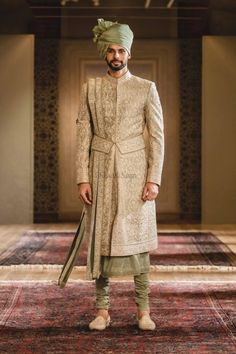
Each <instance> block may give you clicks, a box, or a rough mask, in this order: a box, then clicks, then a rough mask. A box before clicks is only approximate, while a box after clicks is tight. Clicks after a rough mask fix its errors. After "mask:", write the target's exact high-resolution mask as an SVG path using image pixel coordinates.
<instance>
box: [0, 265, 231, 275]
mask: <svg viewBox="0 0 236 354" xmlns="http://www.w3.org/2000/svg"><path fill="white" fill-rule="evenodd" d="M61 269H62V265H59V264H16V265H15V264H11V265H1V266H0V270H9V271H16V270H35V271H40V270H58V271H60V270H61ZM74 270H76V271H79V272H85V271H86V266H75V267H74ZM155 272H200V273H201V272H202V273H208V272H209V273H210V272H222V273H227V272H229V273H233V272H236V267H234V266H216V265H192V266H190V265H151V266H150V273H155Z"/></svg>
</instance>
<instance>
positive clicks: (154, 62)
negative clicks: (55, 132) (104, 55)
mask: <svg viewBox="0 0 236 354" xmlns="http://www.w3.org/2000/svg"><path fill="white" fill-rule="evenodd" d="M177 58H178V42H177V41H176V40H158V41H153V40H145V41H142V40H136V41H135V43H134V46H133V48H132V59H131V61H130V62H129V68H130V71H131V72H132V73H133V74H135V75H139V76H141V77H144V78H147V79H150V80H153V81H156V83H157V87H158V91H159V94H160V98H161V102H162V106H163V112H164V120H165V134H166V149H165V153H166V158H165V163H164V171H163V183H162V186H161V192H160V195H159V197H158V202H157V210H158V213H159V219H160V217H162V216H165V217H168V218H172V217H173V218H175V217H176V214H178V213H179V86H178V62H177V61H178V59H177ZM105 72H106V65H105V64H104V62H103V61H102V60H100V59H99V58H98V54H97V51H96V46H94V44H93V43H92V42H91V41H90V40H89V41H87V40H84V41H81V40H80V41H79V40H62V41H61V48H60V70H59V73H60V78H59V215H60V218H61V220H68V219H75V218H76V217H77V216H78V215H79V212H80V211H81V209H82V204H81V202H80V200H79V199H78V193H77V186H76V176H75V146H76V131H75V129H76V125H75V120H76V117H77V112H78V104H79V96H80V87H81V84H82V83H83V82H84V81H85V80H86V79H87V78H88V77H94V76H101V75H104V74H105ZM161 215H162V216H161Z"/></svg>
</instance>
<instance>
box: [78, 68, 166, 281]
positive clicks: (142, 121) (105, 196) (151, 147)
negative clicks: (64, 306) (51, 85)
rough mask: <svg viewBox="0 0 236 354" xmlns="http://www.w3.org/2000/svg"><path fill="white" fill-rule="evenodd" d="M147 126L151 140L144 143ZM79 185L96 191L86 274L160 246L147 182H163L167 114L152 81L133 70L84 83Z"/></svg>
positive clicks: (89, 211) (89, 215)
mask: <svg viewBox="0 0 236 354" xmlns="http://www.w3.org/2000/svg"><path fill="white" fill-rule="evenodd" d="M145 125H146V126H147V131H148V142H147V143H146V142H145V140H144V135H143V134H144V128H145ZM77 143H78V147H77V157H76V167H77V183H78V184H79V183H82V182H88V183H90V184H91V187H92V198H93V200H92V205H85V206H84V208H85V237H86V238H87V239H88V242H89V247H88V262H87V264H88V265H87V274H88V276H89V277H90V278H91V277H92V278H98V277H99V275H100V272H101V257H102V256H129V255H135V254H140V253H143V252H148V251H151V250H153V249H155V248H156V247H157V226H156V209H155V201H154V200H153V201H143V200H142V193H143V188H144V186H145V183H146V182H153V183H156V184H159V185H160V183H161V173H162V166H163V157H164V133H163V116H162V108H161V103H160V99H159V95H158V92H157V90H156V86H155V83H154V82H151V81H148V80H144V79H141V78H139V77H136V76H134V75H132V74H131V73H130V72H129V71H127V72H126V74H124V75H123V76H122V77H120V78H118V79H117V78H114V77H111V76H110V75H109V74H108V73H107V74H106V76H104V77H102V78H96V79H90V80H89V81H88V82H87V83H85V84H84V85H83V91H82V95H81V100H80V109H79V116H78V119H77Z"/></svg>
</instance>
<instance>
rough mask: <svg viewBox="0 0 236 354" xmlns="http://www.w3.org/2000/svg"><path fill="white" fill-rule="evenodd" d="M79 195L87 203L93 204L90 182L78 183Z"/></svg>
mask: <svg viewBox="0 0 236 354" xmlns="http://www.w3.org/2000/svg"><path fill="white" fill-rule="evenodd" d="M78 191H79V197H80V199H81V200H82V202H83V203H85V204H92V189H91V185H90V183H80V184H78Z"/></svg>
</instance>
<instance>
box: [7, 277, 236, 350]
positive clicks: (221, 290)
mask: <svg viewBox="0 0 236 354" xmlns="http://www.w3.org/2000/svg"><path fill="white" fill-rule="evenodd" d="M110 299H111V310H110V314H111V318H112V323H111V326H110V327H109V328H107V329H106V330H105V331H102V332H97V331H94V332H91V331H90V330H89V329H88V323H89V321H91V319H92V318H93V311H94V303H95V298H94V284H93V283H91V282H81V283H79V282H76V283H69V284H68V285H67V286H66V287H65V288H64V289H63V290H62V289H59V288H58V287H57V286H56V285H55V283H39V282H31V283H26V282H0V353H7V354H13V353H19V354H47V353H48V354H67V353H70V354H93V353H96V354H113V353H119V354H124V353H125V354H145V353H148V354H158V353H160V354H170V353H171V354H173V353H176V354H183V353H186V354H189V353H190V354H200V353H204V354H206V353H208V354H213V353H214V354H216V353H221V354H230V353H232V354H233V353H236V284H235V283H228V284H223V283H208V284H207V283H191V282H180V283H175V282H171V283H168V282H165V283H156V282H152V283H151V294H150V303H151V310H152V317H153V319H154V320H155V322H156V324H157V328H156V330H155V331H153V332H143V331H140V330H139V329H138V327H137V324H136V307H135V303H134V289H133V283H132V282H111V288H110Z"/></svg>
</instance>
